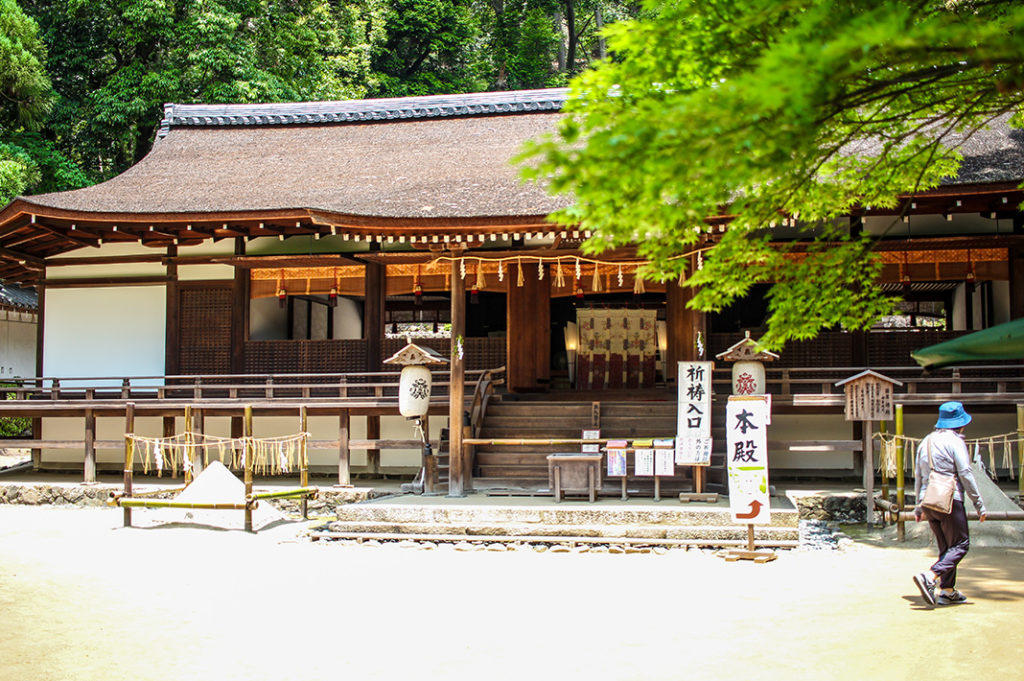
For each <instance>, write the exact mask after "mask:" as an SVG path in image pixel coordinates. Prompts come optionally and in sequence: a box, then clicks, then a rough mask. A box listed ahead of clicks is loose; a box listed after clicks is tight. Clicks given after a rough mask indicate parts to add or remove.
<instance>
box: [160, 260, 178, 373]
mask: <svg viewBox="0 0 1024 681" xmlns="http://www.w3.org/2000/svg"><path fill="white" fill-rule="evenodd" d="M177 257H178V247H177V246H168V247H167V295H166V312H165V313H164V317H165V320H164V324H165V328H164V374H165V375H168V376H173V375H175V374H178V373H181V322H180V319H179V302H180V300H179V293H178V262H177V260H176V259H175V258H177Z"/></svg>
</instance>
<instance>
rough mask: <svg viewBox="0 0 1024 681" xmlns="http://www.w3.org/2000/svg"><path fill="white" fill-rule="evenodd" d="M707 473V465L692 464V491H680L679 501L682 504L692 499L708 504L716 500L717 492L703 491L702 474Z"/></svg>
mask: <svg viewBox="0 0 1024 681" xmlns="http://www.w3.org/2000/svg"><path fill="white" fill-rule="evenodd" d="M705 475H707V466H694V467H693V491H692V492H680V493H679V501H680V503H683V504H688V503H690V502H692V501H704V502H707V503H709V504H714V503H717V502H718V493H717V492H712V493H705V492H704V476H705Z"/></svg>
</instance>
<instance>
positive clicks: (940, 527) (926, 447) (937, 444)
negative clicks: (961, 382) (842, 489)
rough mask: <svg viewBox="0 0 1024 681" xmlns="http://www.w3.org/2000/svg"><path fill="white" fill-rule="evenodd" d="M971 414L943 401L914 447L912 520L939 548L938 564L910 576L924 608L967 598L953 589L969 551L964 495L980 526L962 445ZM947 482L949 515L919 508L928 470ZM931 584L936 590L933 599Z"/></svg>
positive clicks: (981, 507)
mask: <svg viewBox="0 0 1024 681" xmlns="http://www.w3.org/2000/svg"><path fill="white" fill-rule="evenodd" d="M970 422H971V415H970V414H968V413H967V412H966V411H965V410H964V406H963V405H962V404H960V403H959V402H946V403H945V404H943V405H942V406H941V407H939V420H938V421H937V422H936V424H935V430H934V431H933V432H932V433H930V434H929V435H928V436H927V437H925V438H924V439H923V440H922V441H921V444H920V445H918V448H917V463H916V466H915V468H914V492H915V499H916V500H917V505H916V506H915V507H914V517H915V518H916V519H917V521H918V522H920V521H921V518H922V517H923V518H926V519H927V520H928V525H929V526H930V527H931V530H932V534H934V535H935V541H936V543H937V544H938V545H939V560H938V561H936V562H935V564H934V565H932V566H931V568H929V569H928V570H926V571H925V572H922V573H921V574H918V575H915V576H914V583H915V584H916V585H917V588H918V589H919V590H920V591H921V596H922V597H923V598H924V600H925V602H927V603H928V604H929V605H935V604H936V603H938V604H939V605H950V604H953V603H962V602H964V601H965V600H967V597H966V596H964V595H963V594H962V593H960V592H959V591H957V589H956V567H957V565H958V564H959V563H960V561H961V560H963V558H964V556H965V555H966V554H967V550H968V548H970V535H969V532H968V529H967V511H966V510H964V492H966V493H967V495H968V496H969V497H970V498H971V501H972V502H973V503H974V507H975V508H976V509H977V510H978V520H979V521H981V522H985V516H986V514H987V512H986V510H985V502H984V501H982V498H981V495H980V494H979V493H978V484H977V482H976V481H975V479H974V474H973V473H972V472H971V458H970V455H969V454H968V452H967V445H966V444H965V443H964V436H963V430H964V426H966V425H967V424H968V423H970ZM933 470H934V471H935V472H936V473H937V474H942V475H947V476H952V477H953V482H954V483H955V484H954V486H953V502H952V507H951V508H950V510H949V513H942V512H940V511H936V510H935V509H933V508H928V507H925V506H922V505H921V501H922V500H923V499H924V497H925V493H926V491H927V489H928V476H929V473H931V471H933ZM936 584H937V585H938V587H939V593H938V596H936V594H935V587H936Z"/></svg>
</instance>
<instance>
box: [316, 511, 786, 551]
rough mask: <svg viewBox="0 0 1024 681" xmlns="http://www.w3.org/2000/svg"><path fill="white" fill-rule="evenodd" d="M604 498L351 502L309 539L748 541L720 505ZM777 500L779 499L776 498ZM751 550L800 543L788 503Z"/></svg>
mask: <svg viewBox="0 0 1024 681" xmlns="http://www.w3.org/2000/svg"><path fill="white" fill-rule="evenodd" d="M670 503H672V502H668V501H666V502H665V504H666V505H665V506H664V507H652V506H650V505H635V506H619V507H613V506H610V505H605V504H586V505H580V504H557V505H556V504H553V503H552V504H550V505H541V506H537V505H529V506H516V505H511V504H510V505H493V504H487V505H466V504H464V503H450V502H443V501H441V500H436V501H435V502H434V503H429V504H408V503H387V502H384V501H374V502H370V503H358V504H350V505H348V506H344V507H339V508H338V509H337V514H338V515H337V520H334V521H331V522H330V523H328V524H327V525H326V526H324V527H322V528H320V529H319V530H317V531H315V532H314V533H313V535H312V536H313V538H314V539H328V540H329V539H342V540H361V541H366V540H371V539H374V540H378V541H402V540H412V541H431V542H454V543H462V542H476V543H480V542H483V543H505V544H546V545H552V544H570V545H580V544H590V545H606V546H664V547H680V546H686V547H690V546H692V547H709V548H717V547H723V548H724V547H737V546H746V544H747V526H746V525H736V524H734V523H733V522H732V520H731V518H730V515H729V510H728V508H727V507H725V506H724V505H720V506H701V507H699V508H697V507H693V506H686V507H682V506H679V505H676V506H674V507H672V506H669V505H668V504H670ZM780 505H781V504H780ZM754 537H755V543H756V545H757V547H758V548H762V547H772V548H793V547H795V546H797V545H798V544H799V522H798V515H797V511H796V510H795V509H791V508H783V509H781V510H777V511H776V510H773V511H772V522H771V524H770V525H758V526H755V534H754Z"/></svg>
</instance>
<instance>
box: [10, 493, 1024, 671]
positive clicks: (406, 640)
mask: <svg viewBox="0 0 1024 681" xmlns="http://www.w3.org/2000/svg"><path fill="white" fill-rule="evenodd" d="M120 518H121V513H120V511H119V510H116V509H70V508H63V509H61V508H33V507H21V506H0V613H2V617H3V619H2V624H0V680H2V681H7V680H8V679H10V680H12V681H13V680H15V679H17V680H19V681H36V680H44V679H45V680H51V679H69V680H74V681H91V680H94V679H95V680H100V679H102V680H103V681H110V680H111V679H132V680H133V681H148V680H163V679H167V680H168V681H170V680H173V681H187V680H190V679H196V680H202V681H212V680H217V681H228V680H234V679H239V680H241V679H245V680H246V681H251V680H252V679H261V680H269V679H289V680H290V679H303V680H306V679H355V680H358V681H363V680H374V679H401V678H415V679H446V680H460V679H474V680H478V679H486V680H488V681H491V680H495V679H498V680H504V679H510V680H511V679H515V680H516V681H523V679H537V680H538V681H541V680H546V679H556V678H567V679H569V678H572V679H575V678H590V679H636V680H643V681H649V680H652V679H658V680H662V679H682V678H687V679H702V680H704V679H719V678H721V679H726V678H727V679H736V680H743V681H749V680H751V679H787V680H793V681H796V680H801V679H808V680H810V679H813V680H814V681H820V680H821V679H858V680H859V681H863V680H864V679H873V678H874V679H881V678H885V679H896V680H899V679H915V680H919V679H921V678H925V677H927V678H933V679H944V680H951V679H972V680H974V679H999V678H1013V677H1015V676H1017V675H1018V671H1017V670H1019V668H1020V651H1021V644H1022V643H1024V633H1022V630H1021V621H1022V619H1024V582H1022V580H1024V550H1021V549H977V550H974V551H972V552H971V553H970V555H969V556H968V557H967V559H966V561H965V563H964V567H963V570H962V572H961V579H960V587H961V589H962V590H963V591H964V592H965V593H967V594H968V595H969V596H970V602H969V603H967V604H965V605H961V606H953V607H947V608H937V609H927V608H925V607H923V606H922V604H921V602H920V598H919V596H918V595H917V592H916V589H915V588H914V586H913V584H912V582H911V579H910V577H911V575H912V574H913V573H914V572H917V571H920V570H921V569H922V568H924V567H926V566H927V565H928V564H929V563H930V558H931V556H930V551H928V550H925V549H922V548H879V547H877V546H871V545H867V544H856V545H855V546H854V547H853V548H852V549H851V550H849V551H847V552H844V553H832V552H828V553H816V552H783V553H782V554H781V556H780V558H779V559H778V560H777V561H775V562H773V563H769V564H766V565H755V564H752V563H746V562H738V563H725V562H724V561H722V560H721V559H718V558H715V557H713V556H710V555H707V554H705V553H701V552H697V551H690V552H670V553H668V554H666V555H654V554H648V555H643V554H631V555H610V554H571V553H565V554H555V553H550V552H548V553H534V552H532V551H515V552H492V551H478V552H458V551H455V550H453V549H436V550H432V551H426V550H417V549H410V548H400V547H398V546H397V545H391V546H382V547H371V546H356V545H341V544H330V543H308V542H304V541H301V540H296V534H297V531H298V530H299V529H300V528H301V526H300V525H289V526H284V527H280V526H279V527H276V528H272V529H271V530H268V531H266V532H264V533H261V534H259V535H255V536H253V535H247V534H245V533H242V532H237V531H232V532H227V531H215V530H209V529H196V528H189V527H180V526H179V527H174V528H156V529H124V528H121V527H119V525H120ZM926 670H930V671H926Z"/></svg>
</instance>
